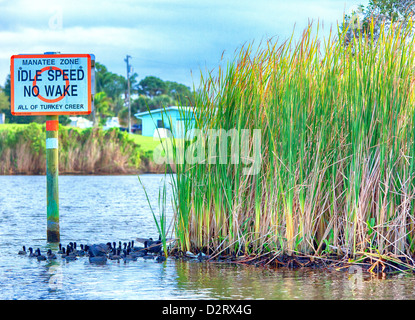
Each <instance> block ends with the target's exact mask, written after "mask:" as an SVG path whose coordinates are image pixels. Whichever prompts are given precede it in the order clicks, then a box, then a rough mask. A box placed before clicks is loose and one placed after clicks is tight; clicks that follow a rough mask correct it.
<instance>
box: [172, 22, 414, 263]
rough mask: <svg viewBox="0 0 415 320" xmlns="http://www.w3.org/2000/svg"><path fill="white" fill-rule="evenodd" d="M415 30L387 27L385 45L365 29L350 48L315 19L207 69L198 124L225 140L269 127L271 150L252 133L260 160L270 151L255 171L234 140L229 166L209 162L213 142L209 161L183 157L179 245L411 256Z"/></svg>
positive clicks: (176, 201)
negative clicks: (236, 158)
mask: <svg viewBox="0 0 415 320" xmlns="http://www.w3.org/2000/svg"><path fill="white" fill-rule="evenodd" d="M411 28H412V26H411V25H408V26H406V27H401V26H399V25H398V26H392V27H390V28H389V29H386V28H384V27H382V28H381V32H380V37H379V40H378V41H377V42H376V43H375V42H374V41H373V39H371V38H370V37H364V36H362V37H356V38H355V39H354V40H353V41H352V42H351V43H350V45H349V46H347V47H345V46H344V41H343V40H342V37H343V36H344V34H340V35H339V36H338V37H336V36H334V35H333V34H330V36H329V37H328V38H326V39H324V41H321V40H319V37H318V32H317V33H314V30H313V26H312V25H310V26H309V27H308V28H307V29H306V30H305V31H304V33H303V35H302V37H301V38H300V40H299V41H297V42H295V41H294V39H293V37H292V38H291V39H289V40H287V41H286V42H284V43H282V44H277V43H276V42H273V41H272V40H269V41H267V42H266V43H262V44H261V45H260V46H258V48H257V49H256V50H254V47H253V44H248V45H246V46H244V47H242V48H241V50H240V51H239V52H237V54H236V56H235V59H234V61H231V62H229V63H228V64H227V66H226V67H225V68H221V67H219V70H218V73H217V75H216V76H214V75H213V74H208V75H207V76H206V75H205V76H202V86H201V88H200V90H199V91H198V92H197V93H196V94H195V97H194V101H195V107H194V112H195V118H196V121H195V127H196V128H197V129H200V130H202V132H204V133H207V132H209V130H211V129H222V130H223V133H221V135H222V138H224V134H226V132H229V130H232V129H234V130H236V131H237V132H238V133H239V137H240V138H241V135H242V129H248V130H250V132H253V130H254V129H260V130H261V136H260V138H261V143H260V146H257V144H256V143H255V142H254V139H253V136H252V135H251V136H250V138H249V139H248V141H247V142H244V143H245V145H244V147H245V148H247V150H249V153H248V154H249V157H252V154H253V151H254V149H255V148H256V147H258V148H260V154H261V167H260V170H259V171H258V172H257V173H256V174H255V175H247V174H245V173H244V169H246V167H247V166H246V164H245V163H242V162H241V161H240V162H239V163H233V162H232V160H233V158H232V154H231V147H230V146H229V147H228V149H227V151H228V154H227V161H226V163H218V161H216V162H215V161H209V153H208V152H207V151H208V147H207V144H208V143H207V142H206V141H205V142H206V144H204V146H206V148H205V150H204V151H205V152H206V154H207V157H206V158H205V159H204V160H203V161H198V162H197V163H189V162H188V161H186V159H184V161H182V163H179V164H178V163H176V164H174V167H175V172H176V176H175V183H174V184H173V206H174V210H175V216H176V222H175V232H176V235H177V239H178V246H179V248H180V249H181V250H184V251H186V250H204V251H209V252H216V253H220V252H226V253H231V254H262V253H266V252H283V253H287V254H292V253H301V254H320V253H322V252H336V253H338V254H340V255H342V254H349V255H358V254H362V253H364V252H377V253H379V254H389V253H391V254H395V255H412V254H413V253H414V246H415V238H414V236H415V231H414V215H413V213H414V212H413V211H414V206H413V205H414V181H413V179H414V173H415V167H414V164H415V163H414V152H415V149H414V148H415V146H414V138H415V135H414V133H415V127H414V125H415V122H414V117H415V113H414V107H413V103H414V94H413V93H414V89H413V83H414V81H413V79H414V71H413V70H414V69H413V65H414V57H415V49H414V48H415V47H414V38H413V37H412V33H411ZM192 125H193V124H191V123H189V126H188V129H190V127H191V126H192ZM194 142H195V139H193V140H190V141H186V142H184V143H182V144H181V147H182V148H183V149H184V153H186V152H187V151H188V150H190V148H191V147H192V143H194ZM176 148H177V147H176ZM240 148H242V145H241V146H240ZM175 151H177V149H175ZM216 151H217V150H216ZM249 157H248V158H249ZM217 158H218V157H217V156H216V158H215V159H217ZM210 160H213V159H210Z"/></svg>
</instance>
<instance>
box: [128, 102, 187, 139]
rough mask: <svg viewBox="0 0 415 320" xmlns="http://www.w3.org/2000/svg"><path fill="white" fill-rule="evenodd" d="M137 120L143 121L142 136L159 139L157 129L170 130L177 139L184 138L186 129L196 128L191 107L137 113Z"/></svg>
mask: <svg viewBox="0 0 415 320" xmlns="http://www.w3.org/2000/svg"><path fill="white" fill-rule="evenodd" d="M134 116H135V117H136V118H137V119H141V123H142V131H141V132H142V133H141V134H142V135H143V136H147V137H157V135H158V133H157V132H156V129H162V128H164V129H168V130H170V131H171V133H172V134H173V135H174V137H175V138H184V128H187V129H190V128H192V127H193V126H194V121H195V117H194V113H193V108H191V107H176V106H172V107H168V108H162V109H155V110H151V111H146V112H140V113H136V114H135V115H134Z"/></svg>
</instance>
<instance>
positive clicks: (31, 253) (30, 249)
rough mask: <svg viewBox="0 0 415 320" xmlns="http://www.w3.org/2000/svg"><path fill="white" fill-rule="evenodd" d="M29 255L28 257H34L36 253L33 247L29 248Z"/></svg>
mask: <svg viewBox="0 0 415 320" xmlns="http://www.w3.org/2000/svg"><path fill="white" fill-rule="evenodd" d="M29 257H30V258H34V257H36V254H34V253H33V249H32V248H29Z"/></svg>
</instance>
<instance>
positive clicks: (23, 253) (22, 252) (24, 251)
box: [17, 246, 27, 255]
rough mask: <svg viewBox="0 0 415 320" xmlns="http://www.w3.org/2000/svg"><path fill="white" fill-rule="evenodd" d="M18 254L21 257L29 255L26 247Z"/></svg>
mask: <svg viewBox="0 0 415 320" xmlns="http://www.w3.org/2000/svg"><path fill="white" fill-rule="evenodd" d="M17 254H19V255H26V254H27V252H26V247H25V246H23V250H20V251H19V252H18V253H17Z"/></svg>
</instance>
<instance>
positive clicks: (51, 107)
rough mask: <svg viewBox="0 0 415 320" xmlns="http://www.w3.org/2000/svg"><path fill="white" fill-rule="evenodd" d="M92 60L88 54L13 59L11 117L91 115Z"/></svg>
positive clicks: (14, 57)
mask: <svg viewBox="0 0 415 320" xmlns="http://www.w3.org/2000/svg"><path fill="white" fill-rule="evenodd" d="M91 57H93V55H90V54H35V55H14V56H12V57H11V67H10V68H11V70H10V71H11V112H12V114H13V115H21V116H27V115H81V114H83V115H86V114H90V113H91V112H92V106H93V104H92V102H93V97H92V92H93V90H92V86H91V79H92V76H93V70H92V68H91ZM93 59H94V58H93Z"/></svg>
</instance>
